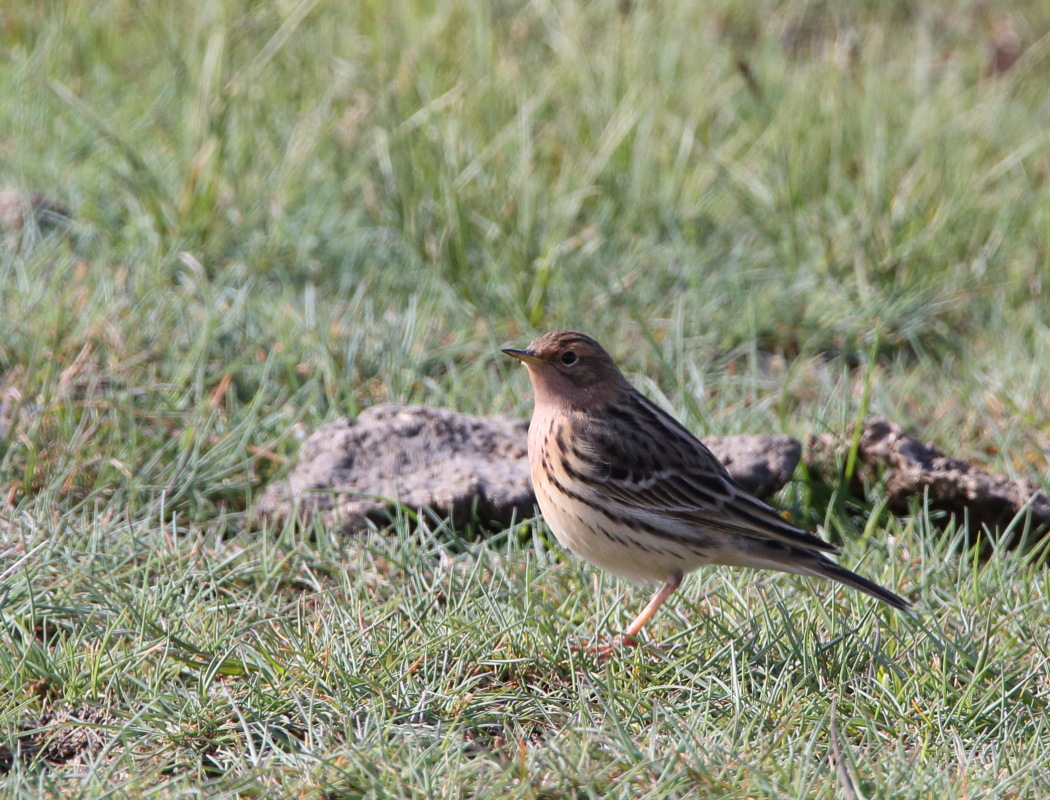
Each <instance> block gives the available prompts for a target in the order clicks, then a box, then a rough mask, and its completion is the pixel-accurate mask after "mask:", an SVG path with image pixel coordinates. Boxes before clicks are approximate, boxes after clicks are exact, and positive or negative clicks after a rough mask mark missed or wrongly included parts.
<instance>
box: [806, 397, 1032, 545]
mask: <svg viewBox="0 0 1050 800" xmlns="http://www.w3.org/2000/svg"><path fill="white" fill-rule="evenodd" d="M850 442H851V436H847V437H845V438H844V439H839V438H838V437H834V436H830V435H827V434H821V435H815V436H811V437H810V438H809V441H808V442H807V443H806V451H805V456H804V457H805V462H806V465H807V468H808V469H809V471H810V473H811V474H812V475H814V476H815V477H819V476H823V475H831V474H834V472H835V470H836V469H837V467H836V464H840V463H843V462H844V461H845V457H846V454H847V453H848V451H849V447H850ZM857 467H858V468H857V470H856V471H855V474H854V482H853V486H852V487H851V490H852V491H854V492H855V493H857V494H859V493H860V492H861V491H862V490H863V484H865V483H868V484H870V483H874V482H876V481H878V480H879V479H880V478H883V477H884V478H885V482H886V504H887V507H888V508H889V510H890V511H891V512H893V513H894V514H899V515H903V514H906V513H908V511H909V508H910V505H911V500H912V498H914V497H922V496H923V495H924V494H925V495H927V496H928V497H929V503H930V507H931V508H932V509H934V510H937V511H945V512H948V513H947V519H954V520H955V521H956V523H958V524H959V525H962V524H964V523H965V524H966V525H967V529H968V532H969V533H971V534H976V533H979V532H980V531H982V530H989V531H994V530H996V529H1002V528H1004V527H1005V526H1007V525H1008V524H1009V523H1010V522H1011V521H1012V520H1013V519H1014V518H1015V517H1016V516H1017V515H1018V514H1019V513H1021V511H1022V510H1023V509H1026V508H1027V511H1028V513H1030V514H1031V521H1032V524H1033V527H1034V528H1035V529H1036V530H1040V529H1045V528H1047V526H1050V499H1048V498H1047V496H1046V494H1044V493H1043V492H1042V491H1040V490H1039V487H1037V486H1036V485H1035V484H1033V483H1031V482H1030V481H1026V480H1012V479H1010V478H1006V477H1003V476H1002V475H992V474H990V473H988V472H985V471H984V470H981V469H979V468H977V467H975V466H974V465H973V464H970V463H969V462H967V461H963V460H962V459H958V458H950V457H948V456H946V455H945V454H944V453H943V452H941V451H940V450H939V449H937V448H936V447H934V446H933V445H931V444H927V443H924V442H920V441H919V440H918V439H915V438H914V437H912V436H909V435H908V434H907V433H905V432H904V429H903V428H901V427H900V426H899V425H896V424H894V423H892V422H890V421H889V420H886V419H882V418H879V417H873V418H870V419H866V420H865V421H864V422H863V424H862V428H861V435H860V443H859V445H858V449H857Z"/></svg>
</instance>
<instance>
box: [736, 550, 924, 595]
mask: <svg viewBox="0 0 1050 800" xmlns="http://www.w3.org/2000/svg"><path fill="white" fill-rule="evenodd" d="M720 563H724V564H729V565H730V566H735V567H757V568H759V569H775V570H780V571H781V572H793V573H795V574H796V575H810V576H812V577H815V578H827V579H828V580H833V581H837V582H838V583H841V584H844V585H845V586H849V587H850V588H851V589H856V590H857V591H860V592H864V594H867V595H871V596H872V597H874V598H875V599H877V600H881V601H882V602H883V603H886V604H887V605H890V606H893V607H894V608H896V609H898V610H900V611H904V612H906V613H912V611H911V603H909V602H908V601H907V600H905V599H904V598H903V597H901V596H899V595H897V594H894V593H893V592H891V591H890V590H889V589H887V588H885V587H883V586H879V584H877V583H875V582H874V581H869V580H868V579H867V578H864V577H861V576H860V575H858V574H857V573H855V572H851V571H850V570H848V569H846V568H845V567H843V566H842V565H841V564H838V563H836V562H834V561H832V560H831V559H830V558H828V557H827V556H826V555H824V554H823V553H821V552H819V551H817V550H812V549H810V548H808V547H790V546H785V545H784V544H783V543H781V542H773V541H765V542H757V541H748V542H746V549H745V548H744V547H741V548H740V549H739V550H737V551H735V552H733V553H732V555H731V556H730V557H728V558H726V557H725V556H724V554H723V560H722V561H721V562H720Z"/></svg>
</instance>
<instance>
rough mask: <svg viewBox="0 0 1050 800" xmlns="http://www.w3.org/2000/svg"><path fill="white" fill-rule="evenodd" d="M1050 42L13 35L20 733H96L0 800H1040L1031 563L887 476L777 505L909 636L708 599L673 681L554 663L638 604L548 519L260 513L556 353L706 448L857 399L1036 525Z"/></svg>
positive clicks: (81, 19) (324, 26)
mask: <svg viewBox="0 0 1050 800" xmlns="http://www.w3.org/2000/svg"><path fill="white" fill-rule="evenodd" d="M1048 31H1050V13H1048V12H1047V9H1046V8H1045V7H1044V5H1043V4H1037V3H1025V2H1011V3H998V4H979V3H972V4H971V3H940V4H937V3H932V4H914V3H903V2H900V3H898V2H891V3H865V2H863V1H862V0H853V1H852V2H847V3H823V2H819V0H814V2H779V3H777V2H756V3H753V4H743V3H739V2H730V0H721V2H718V1H716V2H712V3H704V4H701V3H689V2H667V3H642V2H635V3H631V2H624V3H613V2H596V1H593V0H592V2H561V3H553V2H531V3H524V2H509V1H508V0H500V2H489V1H488V0H435V2H428V3H424V2H404V3H386V2H368V0H361V2H352V3H349V2H348V3H341V2H332V1H328V2H326V1H325V0H302V1H301V2H276V3H250V2H247V1H246V0H227V2H218V0H197V2H193V3H165V2H160V1H159V0H143V1H142V2H131V0H107V1H106V2H101V3H81V2H67V3H52V4H40V3H28V2H15V3H10V4H7V5H5V6H4V8H3V9H0V186H3V185H8V186H15V187H20V188H24V189H32V190H39V191H42V192H44V193H45V194H47V195H49V196H51V197H52V198H54V199H55V200H56V201H58V202H60V203H61V204H62V205H63V206H65V207H66V208H68V209H69V210H70V215H71V218H72V220H73V222H72V226H71V228H70V229H69V231H68V233H67V234H65V235H63V234H57V235H56V234H50V235H45V234H43V233H40V232H37V231H34V230H33V229H31V228H30V229H27V230H25V231H23V233H22V235H21V237H20V238H19V237H16V240H12V241H9V242H8V243H7V244H6V245H5V246H4V247H2V248H0V297H2V308H3V309H4V313H3V315H0V391H2V393H3V394H2V401H3V402H2V407H0V411H2V414H0V425H2V429H0V490H2V491H0V499H2V500H3V502H4V505H3V506H2V507H0V615H2V616H0V618H2V628H0V698H2V702H0V727H2V735H3V737H4V739H5V740H6V741H7V742H8V744H9V745H10V743H11V742H13V741H14V739H15V734H16V732H17V731H18V729H19V726H20V725H22V726H25V725H27V724H28V725H30V726H31V725H32V721H33V720H40V719H52V721H53V720H54V719H55V717H51V718H42V717H41V715H42V714H43V713H50V714H52V715H59V717H58V718H62V719H65V718H66V717H72V718H74V719H84V718H88V717H90V719H91V720H93V721H94V727H88V728H86V729H85V728H83V727H81V728H80V730H81V731H82V732H83V730H87V731H88V732H90V733H93V734H97V737H98V741H99V742H101V743H102V747H101V749H99V748H98V747H96V748H93V749H92V748H87V749H86V750H85V751H84V752H85V753H86V756H85V757H84V758H81V759H79V761H76V762H75V763H73V762H71V763H70V764H67V765H66V766H55V767H47V766H45V765H43V764H41V763H40V762H39V760H33V759H32V758H31V757H28V758H25V759H14V760H12V759H6V760H3V763H2V764H0V766H3V768H4V769H6V770H7V774H6V776H5V777H3V778H2V780H4V781H5V783H6V788H5V791H6V793H7V794H8V795H10V796H34V797H36V796H41V795H47V794H51V793H61V794H62V795H63V796H83V797H101V796H110V795H111V794H116V795H118V796H119V795H121V794H124V795H128V796H146V795H149V796H175V795H180V796H183V795H186V794H190V795H192V794H193V793H194V792H198V793H200V794H207V795H209V796H222V795H230V796H232V795H235V794H243V795H246V796H299V795H302V796H311V797H329V798H331V797H358V796H364V797H421V798H422V797H426V798H430V797H473V796H477V797H489V798H496V797H529V798H539V797H543V798H562V797H646V798H675V797H687V796H689V797H692V796H704V797H736V796H747V797H781V796H788V797H832V796H844V797H857V798H860V797H869V798H871V797H938V798H941V797H964V796H965V797H971V796H982V797H993V796H995V797H1037V796H1045V795H1047V794H1048V793H1050V767H1048V766H1047V764H1048V763H1050V722H1048V721H1047V720H1048V716H1047V710H1046V701H1047V692H1048V688H1050V687H1048V677H1047V661H1048V659H1050V650H1048V645H1047V642H1046V636H1045V631H1046V630H1047V628H1048V627H1050V603H1048V600H1050V577H1048V572H1047V570H1046V569H1043V568H1040V567H1039V566H1038V565H1037V564H1036V562H1038V561H1039V560H1040V553H1039V551H1034V552H1032V551H1028V552H1022V551H1014V552H1001V553H995V554H994V555H993V556H992V558H990V559H989V560H987V561H986V562H977V561H975V560H974V559H973V558H971V557H969V556H967V555H965V554H963V553H960V552H959V550H958V548H956V547H954V544H953V542H954V534H953V533H952V531H951V530H949V531H948V532H947V533H942V532H940V531H939V530H938V529H937V528H936V526H935V525H934V524H933V521H931V519H930V515H929V514H928V513H927V512H926V511H925V510H924V509H923V508H922V506H921V504H918V505H917V506H916V508H915V510H914V514H913V515H911V516H909V517H906V518H903V519H899V520H898V519H892V518H890V517H888V516H887V515H885V514H884V513H883V512H882V509H881V506H880V503H879V492H878V490H877V487H876V489H874V490H873V491H872V493H871V496H870V497H869V498H868V500H867V502H864V503H858V504H851V503H845V502H841V497H839V498H838V500H836V501H835V502H832V503H830V505H829V502H828V498H827V495H826V494H825V493H821V492H818V491H815V490H814V488H813V487H810V486H808V485H807V484H806V483H805V482H803V481H799V482H797V483H795V484H792V485H791V486H790V487H789V488H788V489H787V490H785V492H784V493H782V495H781V496H780V498H778V501H779V502H780V503H781V504H782V505H783V506H785V507H786V508H788V509H790V510H791V512H792V513H793V514H794V515H795V516H796V517H797V518H799V519H801V520H803V521H805V522H807V523H808V524H813V525H815V524H817V523H824V524H825V525H826V526H827V528H828V530H829V531H830V532H832V534H833V535H836V536H839V537H841V539H842V540H843V541H844V543H845V556H844V560H845V561H846V563H848V564H850V565H859V568H860V570H861V571H862V572H864V573H865V574H866V575H868V576H871V577H873V578H875V579H878V580H879V581H881V582H883V583H885V584H887V585H889V586H892V587H894V588H896V589H898V590H899V591H901V592H903V593H904V594H906V595H908V596H910V597H912V598H914V599H915V600H916V602H917V603H918V604H919V607H920V609H921V610H920V614H919V618H918V619H917V620H914V621H913V620H908V619H906V618H903V617H901V616H899V615H894V614H892V613H890V612H886V611H884V610H882V609H877V608H874V607H873V605H872V602H871V601H870V600H868V599H866V598H862V597H859V596H856V595H854V594H847V593H843V592H839V591H836V590H834V589H833V588H832V587H830V586H828V585H824V584H816V583H811V582H806V581H803V580H796V579H793V578H788V577H784V576H773V575H755V574H749V573H742V572H731V571H728V570H707V571H704V572H702V573H701V574H699V575H698V576H696V577H695V578H693V579H692V581H691V582H690V583H689V584H688V585H687V587H686V588H685V589H684V590H683V591H682V592H681V593H680V594H679V595H678V596H677V597H676V598H675V600H674V602H673V603H671V604H670V606H669V608H668V609H667V611H666V613H661V615H660V616H659V617H658V618H657V620H656V623H655V624H654V626H653V630H652V632H651V633H652V635H653V636H654V637H656V638H659V639H660V640H661V641H663V642H665V643H666V644H667V645H668V647H667V648H666V649H665V650H664V651H662V652H660V651H653V650H641V651H637V652H631V653H628V654H627V655H626V656H625V657H624V658H623V659H621V660H619V661H616V662H613V663H609V664H598V663H596V662H595V661H594V660H593V659H592V658H589V657H587V656H584V655H580V654H579V653H576V652H574V651H573V650H571V649H570V647H569V645H570V644H571V642H572V641H574V640H580V639H583V640H586V639H589V638H592V637H595V636H597V635H599V634H600V633H602V632H604V631H608V630H614V629H617V628H619V627H621V626H623V625H624V624H625V622H626V621H627V620H629V619H630V617H631V616H632V611H633V610H636V608H637V606H638V604H639V603H640V602H643V601H644V596H645V593H644V592H643V591H641V590H630V591H627V590H625V587H624V586H622V585H621V584H619V583H617V582H616V581H614V580H612V579H610V578H608V577H603V576H600V575H596V574H595V573H594V571H593V570H591V569H590V568H588V567H586V566H584V565H581V564H579V563H577V562H575V561H572V560H567V559H565V558H563V556H562V555H561V554H560V553H559V552H558V551H557V550H555V549H552V548H550V547H549V546H548V544H547V540H548V536H547V534H546V531H545V529H544V528H543V526H542V524H541V523H539V522H535V523H534V522H531V521H528V522H525V523H523V524H522V525H521V526H518V527H516V528H514V529H511V530H509V531H505V532H502V533H501V534H499V535H497V536H495V537H494V538H492V539H490V540H488V541H484V542H476V541H462V540H461V539H460V538H459V536H458V535H457V533H456V532H455V531H451V530H449V529H448V526H447V525H444V524H442V522H441V521H440V520H432V519H427V520H424V521H422V522H416V521H412V520H411V519H410V518H407V517H406V518H404V519H399V520H398V521H397V523H396V524H395V525H394V526H393V528H392V530H388V531H383V532H376V533H375V534H373V535H371V536H368V537H365V538H362V539H360V540H355V541H346V540H340V539H338V538H335V537H334V536H333V535H332V534H331V533H329V532H327V531H324V530H309V531H292V530H284V531H266V532H262V533H260V532H258V531H253V530H251V529H250V528H249V527H248V526H247V525H246V514H247V513H248V511H249V510H250V507H251V505H252V501H253V497H255V496H256V494H257V492H258V491H260V488H261V487H262V486H263V485H264V484H265V483H266V482H267V481H268V480H270V479H271V478H273V477H274V476H276V475H279V474H281V473H282V471H284V470H286V469H287V468H288V467H289V466H290V464H291V463H292V462H293V461H294V459H295V453H296V450H297V448H298V445H299V442H300V441H301V438H302V435H303V433H304V432H305V431H307V430H309V429H312V428H313V427H314V426H316V425H317V424H319V423H321V422H323V421H327V420H330V419H332V418H334V417H336V416H338V415H339V414H343V413H354V412H356V411H357V410H359V409H361V408H363V407H366V406H368V405H371V404H374V403H376V402H382V401H387V400H397V401H404V402H428V403H434V404H440V405H448V406H453V407H456V408H459V409H462V410H465V411H470V412H476V413H490V412H496V411H503V412H510V413H515V414H520V415H524V414H526V413H527V410H528V407H529V399H528V391H527V387H526V383H525V378H524V375H523V371H522V370H520V369H514V368H513V365H512V364H508V363H504V361H501V360H500V359H499V358H498V356H497V354H496V353H497V348H498V346H500V345H503V344H507V343H515V344H522V343H524V342H527V341H528V340H529V339H530V338H531V337H532V336H533V335H534V334H535V333H536V332H538V331H542V330H545V329H549V328H552V327H562V326H572V327H578V328H583V329H585V330H587V331H589V332H591V333H593V334H594V335H596V336H597V337H598V338H599V339H602V340H604V341H607V342H608V343H609V345H610V349H611V350H612V351H613V352H614V355H615V356H616V357H617V358H618V359H619V360H620V361H621V363H622V364H623V365H624V366H625V368H626V369H627V371H628V372H629V373H630V374H631V376H632V377H633V378H634V379H635V380H636V382H637V383H638V384H639V385H640V386H641V387H642V388H643V389H644V390H645V391H647V392H648V393H650V394H651V395H652V396H654V397H656V398H657V399H659V400H660V401H661V402H663V403H665V404H666V405H667V406H668V407H670V408H672V409H674V410H675V411H676V412H677V413H679V414H680V415H681V416H682V418H683V419H684V420H685V421H686V422H687V424H688V425H689V426H690V427H692V428H693V429H694V430H696V431H697V432H699V433H715V432H717V433H734V432H739V431H758V430H770V431H776V432H786V433H791V434H794V435H797V436H805V435H806V434H808V433H810V432H814V431H828V430H830V431H842V430H844V429H845V428H846V426H847V425H848V424H849V422H850V421H851V420H852V419H854V418H855V417H856V416H857V414H858V412H860V411H864V410H865V408H866V409H867V410H868V411H870V412H873V413H881V414H884V415H886V416H888V417H890V418H892V419H894V420H896V421H898V422H900V423H901V424H903V425H905V426H906V427H907V428H908V429H909V430H910V431H911V432H913V433H915V434H917V435H919V436H921V437H923V438H925V439H929V440H932V441H935V442H937V443H938V444H940V445H941V446H942V447H943V448H944V449H945V450H947V451H948V452H950V453H952V454H954V455H958V456H962V457H966V458H971V459H974V460H976V461H979V462H980V463H981V464H982V465H984V466H986V467H987V468H989V469H992V470H994V471H997V472H1001V473H1004V474H1008V475H1011V476H1019V477H1026V478H1029V479H1032V480H1034V481H1036V482H1039V483H1040V484H1041V485H1042V486H1043V488H1044V489H1047V488H1050V479H1048V477H1047V459H1048V454H1050V412H1048V410H1047V404H1046V398H1047V397H1050V370H1048V369H1047V364H1048V361H1050V324H1048V321H1047V320H1048V315H1050V311H1048V309H1050V251H1048V247H1047V236H1048V234H1050V195H1048V193H1047V181H1048V175H1050V141H1048V135H1047V131H1048V130H1050V105H1048V104H1047V101H1046V91H1045V87H1046V85H1047V82H1048V80H1050V44H1047V42H1048V41H1050V40H1048V39H1047V33H1048ZM1014 45H1017V48H1015V47H1014ZM1017 53H1020V58H1019V60H1017V61H1016V62H1015V63H1012V64H1010V65H1009V66H1008V68H1007V62H1009V61H1010V58H1011V56H1012V55H1015V54H1017ZM996 57H998V59H999V64H1000V66H999V67H998V68H997V67H995V66H994V64H995V63H996ZM872 353H874V354H875V358H874V359H872V358H871V357H870V354H872ZM866 380H867V381H868V382H869V383H870V386H871V395H870V398H868V399H866V400H865V399H864V397H863V387H864V384H865V381H866ZM625 591H626V594H625ZM62 715H65V716H64V717H63V716H62ZM74 727H76V726H74ZM45 738H46V737H45Z"/></svg>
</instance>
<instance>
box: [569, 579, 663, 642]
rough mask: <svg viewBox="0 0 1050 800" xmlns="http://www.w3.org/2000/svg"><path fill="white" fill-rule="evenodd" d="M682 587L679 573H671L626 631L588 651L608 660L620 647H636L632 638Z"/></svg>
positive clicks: (635, 640)
mask: <svg viewBox="0 0 1050 800" xmlns="http://www.w3.org/2000/svg"><path fill="white" fill-rule="evenodd" d="M681 585H682V574H681V573H680V572H674V573H671V575H669V576H668V577H667V582H666V583H664V585H663V586H661V587H660V589H659V590H658V591H657V592H656V594H654V595H653V596H652V598H651V599H650V600H649V602H648V603H647V604H646V606H645V608H643V609H642V611H641V613H640V614H639V615H638V616H637V617H635V618H634V621H633V622H631V624H630V625H628V626H627V630H625V631H624V632H623V633H619V634H617V635H616V636H614V637H613V638H612V641H611V642H606V643H605V644H600V645H597V646H595V647H592V648H587V649H590V650H591V651H592V652H594V653H596V654H597V655H598V657H599V658H608V657H609V656H611V655H612V654H613V653H615V652H616V651H617V650H619V649H620V648H622V647H637V646H638V640H637V639H635V638H634V637H635V636H637V635H638V634H639V633H640V632H641V630H642V628H644V627H645V623H647V622H648V621H649V620H651V619H652V618H653V614H655V613H656V611H657V609H659V608H660V606H662V605H663V604H664V602H665V601H666V600H667V598H668V597H670V596H671V595H672V594H674V591H675V589H677V588H678V587H679V586H681Z"/></svg>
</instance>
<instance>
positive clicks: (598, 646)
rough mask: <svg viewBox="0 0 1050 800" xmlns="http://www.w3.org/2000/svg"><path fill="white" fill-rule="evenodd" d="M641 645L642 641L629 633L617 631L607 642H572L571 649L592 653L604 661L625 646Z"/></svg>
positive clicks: (577, 651)
mask: <svg viewBox="0 0 1050 800" xmlns="http://www.w3.org/2000/svg"><path fill="white" fill-rule="evenodd" d="M641 646H642V643H641V642H639V641H638V640H637V639H635V638H634V637H633V636H631V635H630V634H626V633H618V634H616V635H615V636H614V637H613V638H612V639H610V640H609V641H607V642H598V643H591V644H574V645H572V650H573V652H576V653H593V654H594V655H596V656H598V659H599V660H601V661H604V660H605V659H607V658H610V657H611V656H613V655H615V654H616V653H619V652H620V651H622V650H624V649H625V648H628V647H641Z"/></svg>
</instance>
